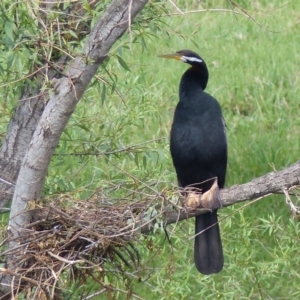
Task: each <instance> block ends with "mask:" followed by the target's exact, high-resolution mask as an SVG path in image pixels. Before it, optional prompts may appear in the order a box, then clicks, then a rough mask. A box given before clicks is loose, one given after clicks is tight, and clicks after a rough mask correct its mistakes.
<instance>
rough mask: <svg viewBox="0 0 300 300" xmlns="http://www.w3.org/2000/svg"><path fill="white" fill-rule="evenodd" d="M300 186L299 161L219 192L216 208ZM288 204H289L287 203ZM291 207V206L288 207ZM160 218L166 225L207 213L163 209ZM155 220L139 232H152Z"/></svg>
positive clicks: (284, 192) (146, 224)
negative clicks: (219, 204)
mask: <svg viewBox="0 0 300 300" xmlns="http://www.w3.org/2000/svg"><path fill="white" fill-rule="evenodd" d="M299 185H300V160H299V161H298V162H297V163H295V164H293V165H291V166H290V167H288V168H285V169H283V170H281V171H278V172H270V173H267V174H266V175H263V176H261V177H258V178H255V179H253V180H252V181H250V182H247V183H244V184H241V185H234V186H232V187H230V188H224V189H222V190H220V200H221V203H222V205H221V206H220V207H216V208H218V209H220V208H222V207H228V206H231V205H233V204H236V203H239V202H243V201H251V200H255V199H258V198H263V197H266V196H268V195H271V194H277V193H282V194H286V191H287V190H290V189H292V188H295V187H297V186H299ZM288 204H289V203H288ZM290 206H291V207H292V205H290ZM161 211H162V218H163V220H164V222H165V224H166V225H168V224H173V223H177V222H179V221H182V220H185V219H188V218H192V217H195V216H198V215H201V214H203V213H205V212H207V209H197V210H193V211H187V210H186V209H184V208H176V209H175V208H174V207H170V206H168V207H165V208H163V209H162V210H161ZM155 223H156V218H153V220H152V221H151V222H149V221H148V222H146V223H145V224H143V225H142V226H141V232H142V233H147V232H149V231H151V230H152V228H153V226H154V224H155Z"/></svg>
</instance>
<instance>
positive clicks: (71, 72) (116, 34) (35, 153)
mask: <svg viewBox="0 0 300 300" xmlns="http://www.w3.org/2000/svg"><path fill="white" fill-rule="evenodd" d="M147 2H148V0H134V1H129V0H115V1H113V2H112V3H111V4H110V5H109V6H108V7H107V9H106V12H105V13H104V14H103V15H102V17H101V18H100V20H99V21H98V22H97V23H96V25H95V27H94V28H93V30H92V32H91V34H90V35H89V38H88V39H87V42H86V45H85V50H84V54H83V55H80V56H78V57H76V58H75V59H74V61H73V62H72V63H71V65H70V66H69V68H68V69H67V70H66V71H64V74H66V77H63V78H61V79H58V80H55V81H54V80H53V85H54V88H55V93H53V96H51V98H50V100H49V102H48V104H47V106H46V107H45V110H44V112H43V114H42V116H41V118H40V121H39V122H38V124H37V127H36V129H35V131H34V133H33V136H32V139H31V141H30V144H29V147H28V150H27V152H26V154H25V157H24V160H23V163H22V166H21V169H20V172H19V175H18V178H17V181H16V186H15V193H14V196H13V201H12V205H11V214H10V221H9V234H10V236H11V237H12V238H13V237H15V236H17V235H18V229H19V228H20V227H23V226H26V224H28V223H29V222H30V221H31V220H32V219H34V213H33V212H32V211H31V212H25V209H26V206H27V205H28V203H29V201H34V200H37V199H39V197H40V194H41V190H42V187H43V183H44V180H45V176H46V172H47V168H48V165H49V162H50V159H51V156H52V154H53V151H54V149H55V147H56V146H57V144H58V141H59V138H60V135H61V133H62V131H63V129H64V128H65V126H66V124H67V122H68V120H69V118H70V116H71V114H72V113H73V111H74V109H75V107H76V104H77V103H78V101H79V100H80V98H81V96H82V94H83V93H84V91H85V90H86V88H87V87H88V84H89V83H90V81H91V79H92V77H93V76H94V74H95V73H96V71H97V69H98V67H99V66H100V64H101V63H102V62H103V61H104V60H105V58H106V57H107V55H108V53H109V50H110V48H111V47H112V45H113V44H114V43H115V42H116V41H117V40H118V39H119V38H120V37H121V36H122V35H123V33H124V32H125V31H126V29H127V28H128V26H130V22H131V21H132V20H133V19H134V17H135V16H136V15H137V14H138V13H139V12H140V11H141V10H142V9H143V8H144V6H145V5H146V3H147ZM15 246H16V245H15V243H14V242H11V243H9V248H13V247H15ZM6 267H7V269H9V270H12V271H13V272H17V271H18V268H20V267H21V266H16V265H14V258H13V257H12V256H8V257H7V262H6ZM11 280H12V277H11V276H9V275H5V276H2V278H1V281H0V282H1V291H0V296H4V295H5V294H7V295H8V296H6V297H8V298H7V299H10V297H11V292H13V291H12V289H14V288H15V287H14V285H13V284H11Z"/></svg>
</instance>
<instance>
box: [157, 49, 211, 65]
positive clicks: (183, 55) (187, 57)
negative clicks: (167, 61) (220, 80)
mask: <svg viewBox="0 0 300 300" xmlns="http://www.w3.org/2000/svg"><path fill="white" fill-rule="evenodd" d="M159 57H162V58H171V59H176V60H180V61H182V62H184V63H187V64H190V65H192V66H201V65H205V62H204V60H203V59H202V58H201V57H200V56H199V55H198V54H197V53H195V52H194V51H192V50H180V51H177V52H176V53H174V54H164V55H159ZM205 67H206V66H205Z"/></svg>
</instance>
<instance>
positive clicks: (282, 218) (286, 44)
mask: <svg viewBox="0 0 300 300" xmlns="http://www.w3.org/2000/svg"><path fill="white" fill-rule="evenodd" d="M238 3H239V4H240V5H242V6H243V7H244V8H247V9H248V12H249V13H250V15H251V16H252V17H253V18H254V19H255V21H254V20H252V19H250V18H247V17H244V16H241V15H238V14H233V13H228V12H221V11H219V12H217V11H214V12H207V11H204V12H197V13H188V14H186V15H181V14H180V13H178V11H177V10H176V9H174V8H172V6H171V4H170V3H167V4H166V5H167V6H168V8H169V9H170V10H171V11H172V12H173V13H174V15H171V16H170V15H165V16H163V17H160V18H157V19H152V20H151V21H150V22H149V24H148V26H149V27H148V28H143V30H141V31H138V30H136V31H133V32H131V33H128V34H127V35H125V36H124V37H123V38H122V39H121V40H120V41H119V42H118V43H117V44H116V45H115V46H114V48H113V49H112V51H111V53H112V56H111V57H110V59H109V61H108V62H106V63H105V66H104V67H102V68H101V70H100V71H99V76H101V77H102V78H103V79H105V80H106V81H108V82H109V83H110V85H107V84H104V83H100V84H99V81H95V82H94V84H92V85H91V86H90V87H89V89H88V91H87V92H86V94H85V95H84V98H83V99H82V101H80V103H79V105H78V107H77V109H76V111H75V113H74V114H73V116H72V118H71V121H70V122H69V124H68V126H67V128H66V130H65V132H64V134H63V136H62V138H61V141H60V143H59V146H58V148H57V150H56V153H55V156H54V157H53V160H52V163H51V166H50V168H49V175H48V178H47V181H46V185H45V190H44V193H45V195H49V194H59V193H71V194H73V195H74V196H76V197H81V198H84V197H86V196H88V195H90V194H91V193H93V191H94V190H95V189H96V188H99V187H101V189H102V188H103V189H104V188H105V187H109V186H111V184H112V183H113V184H114V186H118V187H119V188H118V189H116V191H114V192H112V197H118V196H121V195H122V193H123V192H122V187H126V188H129V187H130V188H135V187H137V186H140V185H141V182H147V183H151V182H156V184H155V188H156V189H157V190H162V189H163V188H166V187H170V186H171V185H173V184H176V176H175V172H174V169H173V166H172V162H171V157H170V154H169V144H168V139H169V131H170V127H171V124H172V117H173V112H174V108H175V106H176V103H177V101H178V84H179V80H180V77H181V75H182V74H183V72H184V71H185V70H186V68H187V65H185V64H182V63H179V62H176V61H171V60H163V59H160V58H158V57H157V56H158V55H159V54H165V53H171V52H175V51H177V50H180V49H192V50H194V51H196V52H197V53H199V54H200V55H201V56H202V57H203V58H204V59H205V61H206V63H207V65H208V68H209V71H210V80H209V84H208V87H207V92H209V93H210V94H211V95H213V96H214V97H215V98H217V99H218V100H219V102H220V103H221V106H222V108H223V114H224V117H225V120H226V123H227V127H228V128H227V130H228V131H227V132H228V144H229V161H228V172H227V180H226V185H227V186H231V185H234V184H241V183H244V182H247V181H250V180H251V179H253V178H255V177H258V176H261V175H263V174H265V173H267V172H270V171H272V170H281V169H283V168H284V167H287V166H289V165H290V164H292V163H293V162H295V161H297V160H298V159H299V153H300V145H299V143H300V139H299V136H300V118H299V108H300V104H299V103H300V101H299V94H300V93H299V84H300V82H299V81H300V69H299V66H300V34H299V29H300V28H299V22H300V17H299V16H300V15H299V11H300V1H280V0H275V1H239V2H238ZM177 4H178V6H179V7H181V8H182V9H183V8H184V10H199V9H202V8H218V7H219V8H228V9H230V6H229V5H228V3H227V2H226V1H188V3H186V1H177ZM257 22H258V23H259V24H257ZM117 56H119V57H121V58H119V59H118V57H117ZM127 68H129V69H130V71H128V70H126V69H127ZM111 86H114V88H113V89H112V88H111ZM16 100H17V99H16ZM14 104H15V102H12V103H11V104H9V105H10V107H11V111H12V107H13V106H14ZM7 105H8V104H7V103H5V105H4V104H3V105H2V107H1V110H2V112H5V115H6V116H7V120H8V117H9V115H10V114H9V113H7V110H9V109H8V108H7ZM2 125H3V126H2V128H1V130H2V131H3V132H5V122H3V123H2ZM123 148H126V149H127V150H126V151H118V150H120V149H123ZM83 152H84V153H89V154H92V153H94V152H100V153H102V155H78V156H75V155H70V154H74V153H83ZM157 182H158V183H157ZM244 205H245V204H239V205H234V206H232V207H229V208H226V209H222V210H220V212H219V216H220V217H219V218H220V220H221V221H220V227H221V234H222V240H223V248H224V255H225V265H224V270H223V271H222V272H221V273H219V274H217V275H213V276H203V275H201V274H199V273H198V272H197V271H196V269H195V267H194V264H193V239H190V237H191V236H192V235H193V231H194V220H189V221H184V222H181V223H180V224H176V225H174V226H169V227H168V228H167V231H168V232H169V234H170V241H171V243H169V242H168V241H166V239H165V235H164V233H163V232H160V231H158V232H156V233H155V234H152V235H148V236H145V237H142V236H141V238H140V241H138V242H137V247H139V251H140V254H141V258H142V267H141V269H140V270H139V272H138V273H134V272H133V271H130V272H129V271H128V272H129V273H131V274H132V276H131V277H130V278H132V280H131V281H130V284H131V285H132V286H133V291H134V293H135V294H137V295H139V296H140V297H142V298H143V299H149V300H151V299H300V278H299V277H300V250H299V249H300V248H299V224H298V222H297V221H295V220H293V219H292V218H291V216H290V214H289V208H288V206H287V205H286V204H285V199H284V197H283V196H280V195H279V196H272V197H268V198H265V199H263V200H261V201H258V202H253V203H251V205H249V203H247V206H246V207H244ZM150 245H151V247H150ZM135 276H140V277H141V280H140V282H139V281H138V280H137V279H136V277H135ZM106 280H107V284H112V285H114V286H118V287H119V288H120V289H125V290H126V288H127V285H128V284H129V283H128V282H124V281H122V279H118V280H117V279H116V277H112V276H109V275H108V276H107V278H106ZM89 286H90V287H91V289H94V290H96V287H94V286H93V284H92V283H88V284H87V286H86V287H87V288H89ZM82 289H83V288H81V289H79V290H76V289H75V290H76V293H77V296H75V295H74V297H75V298H76V297H79V295H80V293H81V292H82ZM113 297H116V299H126V296H125V295H124V294H123V293H122V292H119V293H118V292H116V293H114V294H113ZM75 298H74V299H75ZM106 298H107V299H110V298H109V296H108V295H99V296H98V298H95V299H106ZM132 298H134V297H133V296H132Z"/></svg>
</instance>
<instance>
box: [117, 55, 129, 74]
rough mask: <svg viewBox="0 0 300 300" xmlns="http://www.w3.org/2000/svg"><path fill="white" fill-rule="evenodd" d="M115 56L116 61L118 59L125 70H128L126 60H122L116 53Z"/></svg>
mask: <svg viewBox="0 0 300 300" xmlns="http://www.w3.org/2000/svg"><path fill="white" fill-rule="evenodd" d="M117 58H118V61H119V64H120V65H121V66H122V67H123V68H124V69H125V70H126V71H129V72H130V69H129V67H128V65H127V64H126V62H125V61H124V59H123V58H122V57H121V56H119V55H117Z"/></svg>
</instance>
